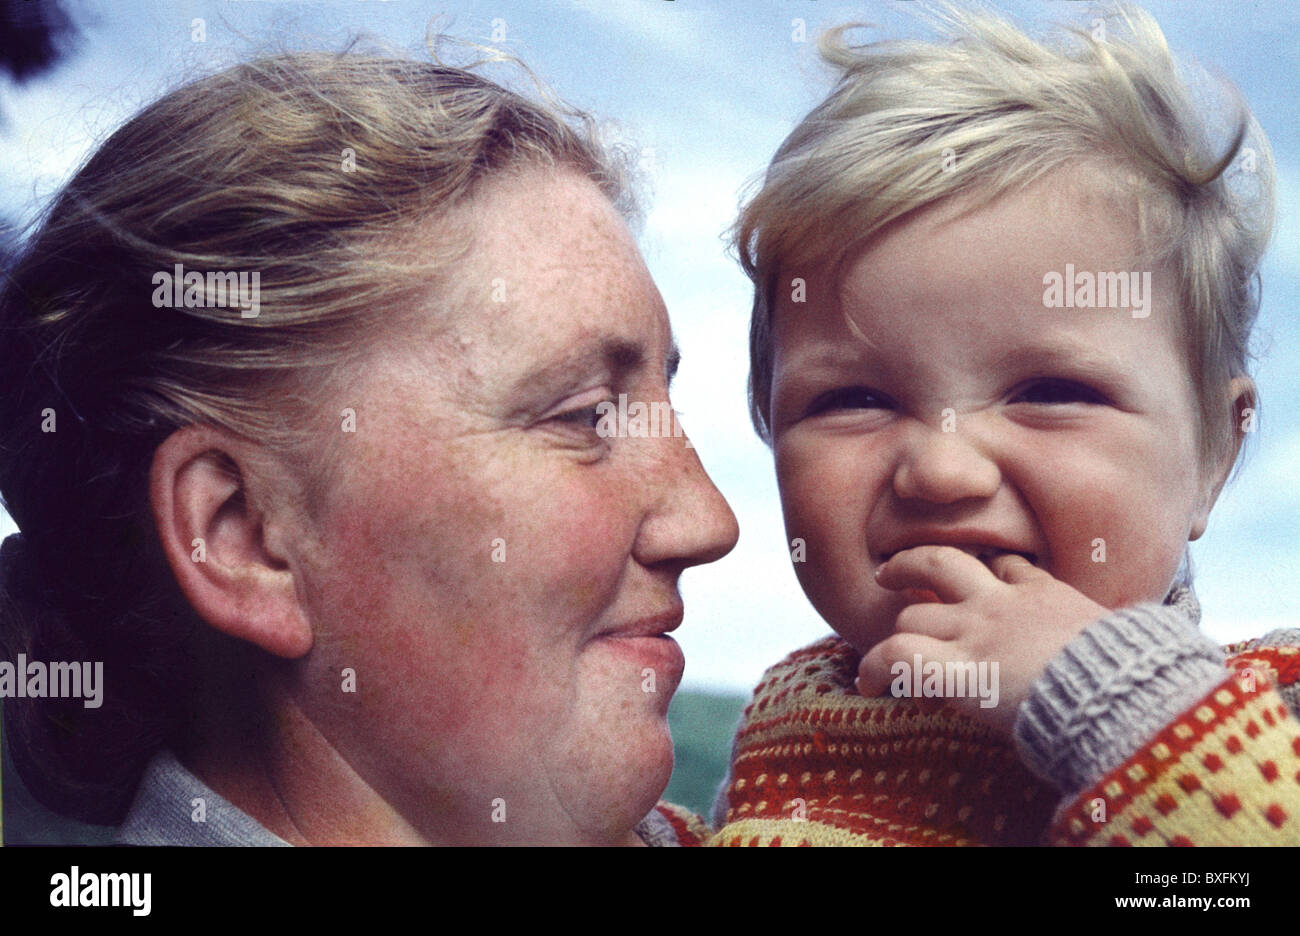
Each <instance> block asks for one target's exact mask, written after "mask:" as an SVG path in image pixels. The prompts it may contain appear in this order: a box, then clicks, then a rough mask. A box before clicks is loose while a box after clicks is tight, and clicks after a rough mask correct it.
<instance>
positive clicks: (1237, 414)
mask: <svg viewBox="0 0 1300 936" xmlns="http://www.w3.org/2000/svg"><path fill="white" fill-rule="evenodd" d="M1227 402H1228V406H1229V409H1230V416H1229V419H1230V420H1231V423H1230V425H1229V427H1228V429H1229V433H1225V434H1224V443H1223V445H1222V446H1221V447H1220V449H1219V453H1220V454H1219V458H1218V460H1217V463H1216V464H1213V465H1207V466H1205V473H1204V476H1203V482H1202V494H1201V503H1200V506H1199V507H1198V508H1197V514H1196V517H1195V519H1194V522H1193V523H1192V530H1191V533H1190V535H1189V536H1188V537H1187V538H1188V539H1193V540H1194V539H1200V538H1201V535H1202V534H1203V533H1204V532H1205V527H1206V525H1207V524H1208V523H1209V521H1210V511H1211V510H1212V509H1213V508H1214V504H1215V502H1216V501H1218V499H1219V494H1220V492H1221V491H1222V490H1223V486H1224V485H1225V484H1227V483H1228V477H1229V476H1230V475H1231V474H1232V468H1233V466H1234V465H1235V464H1236V463H1237V455H1238V453H1239V452H1240V451H1241V446H1242V444H1243V443H1244V442H1245V441H1246V433H1248V432H1253V431H1254V430H1255V421H1256V418H1257V416H1256V414H1257V411H1258V406H1259V395H1258V393H1257V392H1256V390H1255V382H1254V381H1253V380H1251V379H1250V378H1249V377H1234V378H1233V379H1232V380H1231V381H1229V383H1228V401H1227Z"/></svg>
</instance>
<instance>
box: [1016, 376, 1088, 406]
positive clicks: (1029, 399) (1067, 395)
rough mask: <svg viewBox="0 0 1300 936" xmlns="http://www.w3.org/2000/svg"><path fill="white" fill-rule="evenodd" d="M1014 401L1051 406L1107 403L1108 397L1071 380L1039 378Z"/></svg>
mask: <svg viewBox="0 0 1300 936" xmlns="http://www.w3.org/2000/svg"><path fill="white" fill-rule="evenodd" d="M1012 402H1024V403H1038V404H1045V405H1049V406H1050V405H1052V404H1061V403H1105V402H1106V399H1105V397H1103V396H1102V395H1101V394H1100V393H1098V392H1097V391H1096V390H1093V389H1091V388H1090V387H1085V386H1084V385H1082V384H1077V383H1074V382H1073V381H1070V380H1038V381H1035V382H1034V383H1032V384H1030V385H1029V386H1027V387H1025V388H1023V389H1022V390H1021V391H1020V392H1019V393H1017V394H1016V395H1015V397H1013V398H1012Z"/></svg>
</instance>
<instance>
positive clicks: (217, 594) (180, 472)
mask: <svg viewBox="0 0 1300 936" xmlns="http://www.w3.org/2000/svg"><path fill="white" fill-rule="evenodd" d="M259 463H260V460H259ZM253 464H254V462H253V460H252V453H251V452H250V451H249V448H248V443H246V442H243V441H241V440H238V439H236V438H234V437H232V436H230V435H228V434H226V433H224V432H221V431H220V430H217V429H213V428H211V427H207V426H186V427H184V428H182V429H178V430H176V431H175V432H173V433H172V434H171V435H170V436H168V437H167V439H166V440H165V441H164V442H163V443H162V444H161V445H160V446H158V449H157V450H156V451H155V452H154V456H153V464H152V466H151V467H150V470H149V498H150V503H151V505H152V508H153V516H154V523H155V524H156V526H157V529H158V538H159V540H160V541H161V543H162V548H163V553H164V554H165V555H166V557H167V562H168V564H169V565H170V566H171V569H172V574H174V575H175V576H176V581H177V582H178V584H179V585H180V588H181V592H182V593H183V594H184V595H185V598H186V599H187V600H188V601H189V603H190V605H191V606H193V608H194V610H195V611H196V612H197V613H198V615H199V617H201V618H202V619H203V620H204V621H206V622H207V623H208V624H210V625H211V626H212V627H215V628H216V629H217V630H219V631H222V632H223V633H225V634H228V635H229V636H231V637H237V638H239V639H240V640H246V641H248V642H249V643H252V644H256V645H257V646H259V647H261V648H262V649H263V650H265V651H267V652H268V653H272V654H275V655H276V656H280V657H286V658H290V659H292V658H296V657H300V656H302V655H304V654H305V653H306V652H307V651H308V650H310V649H311V646H312V639H313V635H312V630H311V625H310V623H309V621H308V620H307V617H306V615H305V613H304V611H303V609H302V607H301V605H300V604H299V602H298V593H297V589H296V588H295V587H294V586H295V582H294V573H293V571H292V569H291V566H290V564H289V563H288V562H287V561H286V560H285V557H283V556H278V555H274V554H273V552H272V551H271V550H269V549H268V547H267V537H266V519H267V518H266V517H264V516H263V515H262V514H261V513H260V512H259V510H258V509H257V507H256V504H255V499H254V498H252V497H250V496H249V491H248V486H247V482H248V480H249V475H248V474H247V470H248V469H249V468H251V467H252V466H253Z"/></svg>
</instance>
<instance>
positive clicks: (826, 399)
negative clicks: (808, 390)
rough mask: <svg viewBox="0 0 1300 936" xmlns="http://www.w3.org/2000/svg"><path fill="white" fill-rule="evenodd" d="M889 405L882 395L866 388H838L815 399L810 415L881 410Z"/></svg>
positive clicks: (809, 408)
mask: <svg viewBox="0 0 1300 936" xmlns="http://www.w3.org/2000/svg"><path fill="white" fill-rule="evenodd" d="M888 405H889V402H888V401H887V400H885V399H884V398H883V397H882V396H881V395H880V394H878V393H876V392H875V391H874V390H869V389H867V388H866V387H837V388H836V389H834V390H828V391H827V392H826V393H823V394H822V395H821V396H819V397H817V398H816V399H814V400H813V401H812V403H811V404H810V405H809V406H808V415H809V416H815V415H816V414H818V413H825V412H829V411H831V410H855V409H879V408H881V407H885V406H888Z"/></svg>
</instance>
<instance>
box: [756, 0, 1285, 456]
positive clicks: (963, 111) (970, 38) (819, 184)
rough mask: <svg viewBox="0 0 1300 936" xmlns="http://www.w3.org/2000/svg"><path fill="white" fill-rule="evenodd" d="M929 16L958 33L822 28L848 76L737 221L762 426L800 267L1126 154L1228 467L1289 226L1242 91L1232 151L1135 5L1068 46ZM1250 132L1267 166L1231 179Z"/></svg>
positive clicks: (1209, 430)
mask: <svg viewBox="0 0 1300 936" xmlns="http://www.w3.org/2000/svg"><path fill="white" fill-rule="evenodd" d="M927 18H928V19H930V20H931V21H932V22H933V23H934V24H935V25H936V26H937V27H938V28H939V29H940V31H941V32H942V33H944V34H945V36H946V38H947V39H948V40H949V41H947V42H939V43H936V42H925V41H917V40H906V41H889V42H878V43H873V44H869V45H865V46H852V45H849V44H848V41H847V37H846V34H847V32H848V30H850V29H852V28H855V27H853V26H846V27H841V28H839V29H837V30H833V31H831V32H829V33H828V34H827V35H825V36H824V37H823V38H822V41H821V52H822V56H823V58H825V60H826V61H827V62H829V63H830V64H831V65H832V66H834V67H835V68H836V69H837V70H838V72H839V77H838V81H837V83H836V85H835V87H834V89H833V90H832V92H831V93H830V95H829V96H828V97H827V98H826V99H825V100H824V101H822V103H820V104H819V105H817V107H815V108H814V109H813V110H812V111H811V112H810V113H809V114H808V115H807V116H806V117H805V118H804V119H803V120H802V121H801V122H800V123H799V125H798V126H797V127H796V128H795V129H794V131H793V132H791V133H790V135H789V136H788V137H787V138H786V140H785V141H784V142H783V143H782V144H781V147H780V149H778V150H777V153H776V155H775V156H774V157H773V159H772V162H771V165H770V166H769V168H768V170H767V173H766V176H765V178H764V180H763V183H762V186H761V188H760V189H759V191H758V192H757V194H755V195H754V196H753V197H752V198H751V199H750V200H749V202H748V203H747V204H746V205H745V207H744V209H743V211H742V213H741V215H740V218H739V220H738V221H737V223H736V226H735V229H734V232H733V234H734V239H735V245H736V249H737V252H738V254H739V257H740V262H741V265H742V266H743V267H744V270H745V272H746V273H747V274H748V275H749V277H750V279H751V280H752V281H753V283H754V304H753V316H752V319H751V323H750V413H751V417H752V419H753V421H754V426H755V428H756V429H757V430H758V433H759V435H760V436H762V437H763V438H764V440H766V441H768V442H770V441H771V433H770V425H769V422H768V406H769V398H770V395H771V381H772V311H773V305H774V296H775V289H776V282H777V277H778V276H779V275H780V273H781V271H782V270H788V269H790V268H799V267H801V266H807V265H810V264H813V263H817V262H821V261H830V262H836V261H841V260H843V259H844V258H845V257H846V256H847V255H848V253H849V252H850V251H851V250H852V249H853V248H854V247H856V246H860V245H861V244H862V243H863V242H864V241H866V239H868V238H869V237H871V236H872V235H873V234H874V233H876V232H878V231H880V230H881V229H882V228H884V226H885V225H887V224H889V223H890V222H891V221H894V220H895V219H898V218H901V217H903V216H904V215H906V214H908V213H910V212H913V211H916V210H918V209H921V208H924V207H926V206H928V205H933V204H935V203H937V202H939V201H942V200H945V199H950V198H954V197H957V196H968V197H969V198H970V199H971V203H972V205H973V206H978V205H980V204H986V203H987V202H988V201H991V200H993V199H995V198H997V197H999V196H1000V195H1003V194H1005V193H1008V192H1011V191H1013V190H1016V189H1019V188H1023V187H1024V186H1027V185H1029V184H1030V183H1032V182H1034V181H1035V180H1037V179H1040V178H1041V177H1043V176H1044V175H1046V174H1047V173H1051V172H1054V171H1058V170H1065V169H1069V168H1071V167H1074V166H1079V165H1083V164H1090V165H1096V164H1098V162H1099V161H1101V160H1110V162H1106V164H1105V165H1106V169H1107V172H1108V173H1110V174H1112V175H1113V177H1114V178H1116V179H1117V181H1115V182H1114V183H1113V187H1114V188H1115V190H1116V191H1124V190H1125V188H1126V187H1127V193H1128V195H1129V196H1130V197H1131V198H1132V199H1133V201H1134V202H1135V203H1136V206H1137V212H1138V221H1139V226H1140V231H1141V235H1142V239H1143V241H1144V247H1145V255H1144V258H1143V259H1144V260H1145V261H1146V262H1150V263H1161V262H1163V263H1168V264H1169V265H1170V267H1171V269H1172V270H1173V273H1174V275H1175V277H1176V280H1177V284H1178V301H1179V304H1180V305H1181V307H1182V309H1183V311H1184V314H1185V315H1186V326H1187V327H1186V332H1187V334H1188V337H1189V340H1188V347H1187V355H1188V366H1189V372H1190V373H1191V374H1192V376H1193V377H1194V378H1195V383H1196V386H1197V388H1198V392H1199V401H1198V402H1199V409H1200V417H1201V419H1200V425H1199V427H1198V432H1199V436H1200V444H1201V454H1202V464H1213V463H1214V462H1213V461H1212V459H1213V458H1214V457H1215V456H1216V455H1217V454H1219V453H1220V452H1222V451H1223V450H1224V449H1223V446H1224V444H1225V440H1226V439H1228V438H1232V437H1233V436H1232V432H1233V431H1235V430H1233V428H1232V423H1233V422H1234V421H1235V418H1236V416H1235V414H1234V413H1233V412H1232V410H1231V408H1230V407H1229V406H1228V405H1227V404H1226V401H1227V399H1228V397H1227V389H1228V385H1229V381H1230V380H1231V379H1232V378H1234V377H1237V376H1243V375H1245V373H1246V361H1247V358H1248V356H1249V349H1248V341H1249V336H1250V330H1251V327H1252V325H1253V323H1254V320H1255V317H1256V315H1257V313H1258V308H1259V296H1258V288H1257V276H1258V267H1259V262H1260V259H1261V256H1262V254H1263V252H1264V248H1265V246H1266V244H1267V242H1268V239H1269V236H1270V233H1271V230H1272V224H1273V188H1274V179H1273V169H1272V161H1271V154H1270V152H1269V148H1268V141H1267V139H1266V138H1265V136H1264V134H1263V132H1262V130H1261V129H1260V127H1259V126H1258V124H1257V123H1256V121H1255V120H1254V118H1253V117H1252V116H1251V114H1250V113H1249V111H1248V110H1247V109H1246V108H1245V106H1244V104H1241V103H1240V101H1239V99H1237V98H1236V97H1235V95H1234V97H1233V100H1234V102H1235V103H1236V104H1237V108H1236V109H1237V113H1236V119H1235V121H1234V122H1232V123H1231V125H1230V128H1229V136H1230V142H1228V143H1227V145H1226V146H1225V147H1223V148H1222V149H1220V150H1218V151H1216V149H1215V143H1214V141H1213V140H1212V139H1211V135H1210V132H1209V127H1208V123H1209V121H1208V119H1207V118H1205V117H1203V116H1202V115H1201V114H1200V113H1198V110H1197V107H1196V105H1195V104H1194V101H1193V97H1192V94H1191V92H1190V91H1189V90H1188V89H1187V87H1186V85H1185V84H1184V82H1183V81H1182V79H1181V78H1180V77H1179V75H1178V72H1177V70H1176V68H1175V65H1174V62H1173V61H1172V59H1171V57H1170V53H1169V49H1168V47H1167V45H1166V43H1165V39H1164V36H1163V34H1162V33H1161V31H1160V28H1159V26H1158V25H1157V24H1156V22H1155V21H1154V20H1153V19H1152V18H1151V17H1150V16H1149V15H1148V14H1147V13H1145V12H1144V11H1142V10H1140V9H1137V8H1134V7H1122V8H1121V9H1120V10H1119V11H1118V12H1117V13H1115V14H1114V15H1113V16H1111V17H1110V18H1108V19H1105V20H1098V21H1095V22H1094V24H1093V30H1094V31H1098V32H1100V31H1102V30H1104V32H1100V34H1099V35H1094V34H1093V33H1092V32H1089V31H1085V30H1082V29H1071V30H1069V31H1068V35H1067V36H1066V37H1064V38H1065V39H1066V41H1062V42H1058V43H1054V44H1049V43H1046V42H1040V41H1037V40H1035V39H1033V38H1031V37H1029V36H1027V35H1026V34H1025V33H1024V32H1022V31H1021V30H1020V29H1019V28H1017V27H1016V26H1015V25H1013V24H1012V23H1010V22H1008V21H1006V20H1004V19H1000V18H998V17H995V16H993V15H991V14H988V13H984V12H978V11H972V10H963V9H959V8H956V7H954V6H952V5H951V4H945V5H943V6H942V7H941V8H940V10H939V11H938V12H935V13H931V14H929V15H928V17H927ZM1071 37H1072V39H1073V41H1069V39H1070V38H1071ZM1248 138H1249V139H1250V140H1251V143H1252V147H1253V152H1251V153H1250V154H1248V155H1250V156H1251V158H1252V159H1253V160H1254V167H1253V171H1245V172H1241V173H1238V174H1237V178H1236V181H1238V182H1241V183H1243V184H1242V185H1238V186H1235V187H1234V186H1230V185H1229V184H1228V172H1227V170H1228V169H1229V167H1230V166H1231V165H1232V164H1233V162H1234V160H1235V159H1236V157H1237V156H1238V154H1239V153H1241V152H1242V146H1243V142H1244V141H1245V140H1246V139H1248ZM954 160H955V161H956V166H955V171H945V169H953V168H954V167H953V161H954ZM1117 170H1118V171H1117ZM846 232H851V233H846ZM1248 405H1250V406H1254V405H1255V401H1254V400H1253V399H1251V400H1250V401H1249V403H1248Z"/></svg>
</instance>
